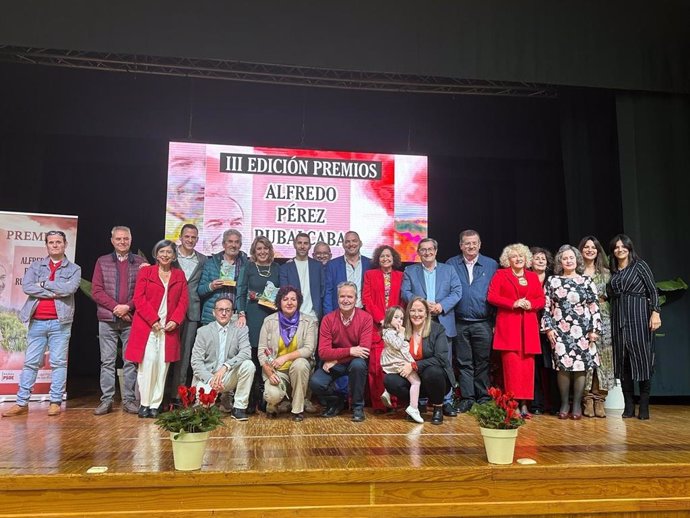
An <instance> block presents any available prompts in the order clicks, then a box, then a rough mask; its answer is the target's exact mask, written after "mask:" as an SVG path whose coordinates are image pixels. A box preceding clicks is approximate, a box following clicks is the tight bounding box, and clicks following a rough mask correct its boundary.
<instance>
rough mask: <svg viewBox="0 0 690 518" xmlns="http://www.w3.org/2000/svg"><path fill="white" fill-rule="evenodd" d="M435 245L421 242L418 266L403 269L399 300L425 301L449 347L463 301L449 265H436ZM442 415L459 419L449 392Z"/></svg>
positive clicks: (450, 363) (455, 274) (450, 354)
mask: <svg viewBox="0 0 690 518" xmlns="http://www.w3.org/2000/svg"><path fill="white" fill-rule="evenodd" d="M437 252H438V243H437V242H436V240H435V239H431V238H426V239H422V240H421V241H420V242H419V244H418V245H417V255H419V258H420V259H421V261H422V262H421V264H413V265H410V266H408V267H407V268H405V274H404V276H403V281H402V298H403V300H404V301H405V302H406V303H409V301H410V300H412V298H413V297H424V298H425V299H426V301H427V302H428V303H429V308H430V310H431V316H432V317H433V318H434V319H436V320H438V322H439V323H440V324H441V325H442V326H443V328H444V329H445V330H446V336H447V337H448V343H449V344H452V343H453V337H454V336H455V335H456V333H457V331H456V329H455V306H456V305H457V303H458V302H460V299H461V298H462V285H461V284H460V278H459V277H458V274H457V273H456V271H455V268H453V267H452V266H450V265H447V264H443V263H439V262H437V261H436V253H437ZM448 352H449V356H450V358H448V361H449V365H452V364H453V353H452V349H451V348H450V347H448ZM443 414H444V415H447V416H450V417H455V416H456V415H458V413H457V411H456V410H455V408H454V407H453V404H452V389H451V391H450V392H449V393H448V394H446V397H445V399H444V404H443Z"/></svg>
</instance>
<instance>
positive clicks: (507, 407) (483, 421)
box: [469, 387, 525, 430]
mask: <svg viewBox="0 0 690 518" xmlns="http://www.w3.org/2000/svg"><path fill="white" fill-rule="evenodd" d="M489 395H490V396H491V400H490V401H487V402H486V403H481V404H479V403H475V404H474V405H473V406H472V409H471V410H470V412H469V413H470V415H473V416H474V417H475V418H476V419H477V422H478V423H479V426H481V427H482V428H491V429H494V430H511V429H513V428H518V427H520V426H522V425H523V424H525V420H524V419H523V418H522V415H521V414H520V410H518V402H517V401H516V400H515V398H514V396H513V394H512V393H511V392H505V393H504V392H502V391H501V389H499V388H498V387H491V388H490V389H489Z"/></svg>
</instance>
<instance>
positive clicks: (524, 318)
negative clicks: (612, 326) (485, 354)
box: [487, 243, 544, 418]
mask: <svg viewBox="0 0 690 518" xmlns="http://www.w3.org/2000/svg"><path fill="white" fill-rule="evenodd" d="M531 262H532V253H531V252H530V251H529V248H527V247H526V246H525V245H523V244H522V243H516V244H512V245H508V246H506V247H505V248H504V249H503V253H501V257H500V259H499V263H500V265H501V266H502V268H501V269H499V270H498V271H497V272H496V273H495V274H494V277H493V279H491V284H489V291H488V294H487V300H488V301H489V304H492V305H494V306H496V308H497V312H496V326H495V330H494V343H493V347H494V350H496V351H501V362H502V364H503V383H504V388H505V390H506V391H507V392H512V393H513V395H514V396H515V398H516V399H519V400H520V403H521V406H520V412H521V413H522V415H523V416H524V417H526V418H529V417H531V415H530V413H529V410H528V407H527V402H528V401H531V400H532V398H533V397H534V355H536V354H539V353H540V352H541V345H540V342H539V322H538V319H537V313H538V311H539V310H540V309H541V308H543V307H544V291H543V290H542V288H541V283H540V282H539V277H538V276H537V274H536V273H534V272H531V271H529V270H527V268H528V267H529V266H530V265H531Z"/></svg>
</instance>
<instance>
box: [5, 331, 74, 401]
mask: <svg viewBox="0 0 690 518" xmlns="http://www.w3.org/2000/svg"><path fill="white" fill-rule="evenodd" d="M71 334H72V323H71V322H70V323H68V324H61V323H60V322H59V321H58V320H57V319H56V320H31V323H30V324H29V333H28V334H27V337H26V341H27V347H26V353H25V356H24V368H23V369H22V374H21V376H20V378H19V391H18V392H17V404H18V405H19V406H26V405H27V404H28V403H29V397H30V396H31V391H32V390H33V388H34V384H35V383H36V375H37V374H38V369H40V368H41V367H42V366H43V361H44V355H45V352H46V348H48V349H49V350H50V368H51V369H52V371H53V372H52V379H51V381H50V402H51V403H58V404H59V403H61V402H62V395H63V394H64V393H65V385H66V384H67V350H68V348H69V338H70V335H71Z"/></svg>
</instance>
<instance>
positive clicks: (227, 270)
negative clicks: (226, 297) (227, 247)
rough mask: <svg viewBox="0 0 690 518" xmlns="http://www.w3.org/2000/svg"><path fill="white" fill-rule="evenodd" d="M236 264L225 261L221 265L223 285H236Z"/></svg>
mask: <svg viewBox="0 0 690 518" xmlns="http://www.w3.org/2000/svg"><path fill="white" fill-rule="evenodd" d="M235 269H236V265H234V264H230V263H228V262H227V261H223V263H222V264H221V265H220V280H221V281H223V286H236V285H237V281H235Z"/></svg>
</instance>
